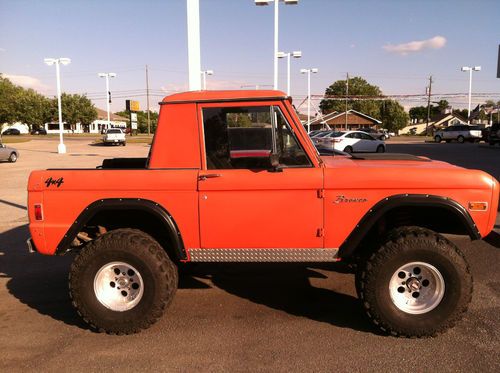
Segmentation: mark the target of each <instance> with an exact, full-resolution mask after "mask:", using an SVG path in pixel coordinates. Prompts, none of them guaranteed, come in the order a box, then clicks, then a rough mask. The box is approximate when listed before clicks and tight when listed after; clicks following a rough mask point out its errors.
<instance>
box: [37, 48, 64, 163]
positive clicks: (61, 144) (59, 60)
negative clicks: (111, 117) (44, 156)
mask: <svg viewBox="0 0 500 373" xmlns="http://www.w3.org/2000/svg"><path fill="white" fill-rule="evenodd" d="M43 62H45V63H46V64H47V65H49V66H52V65H54V64H55V65H56V80H57V108H58V111H59V145H58V146H57V152H58V153H59V154H64V153H66V146H65V145H64V142H63V122H62V108H61V77H60V72H59V65H60V64H63V65H68V64H69V63H71V60H70V59H69V58H64V57H62V58H45V59H44V60H43Z"/></svg>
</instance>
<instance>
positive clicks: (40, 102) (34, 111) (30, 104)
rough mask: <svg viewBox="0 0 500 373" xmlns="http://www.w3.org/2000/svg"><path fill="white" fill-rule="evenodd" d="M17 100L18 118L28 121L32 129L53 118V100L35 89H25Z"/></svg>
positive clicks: (20, 120) (24, 121)
mask: <svg viewBox="0 0 500 373" xmlns="http://www.w3.org/2000/svg"><path fill="white" fill-rule="evenodd" d="M16 100H17V101H16V104H15V106H17V115H16V116H17V120H18V121H19V122H22V123H26V124H27V125H28V126H29V127H30V130H32V129H33V127H40V126H42V125H43V124H44V123H46V122H48V121H50V120H51V119H52V110H51V100H50V99H48V98H47V97H45V96H43V95H41V94H39V93H37V92H35V91H34V90H33V89H27V90H25V89H23V90H22V91H21V92H20V94H19V95H18V96H17V99H16Z"/></svg>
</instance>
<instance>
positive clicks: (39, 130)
mask: <svg viewBox="0 0 500 373" xmlns="http://www.w3.org/2000/svg"><path fill="white" fill-rule="evenodd" d="M31 134H32V135H46V134H47V130H45V128H36V129H33V131H31Z"/></svg>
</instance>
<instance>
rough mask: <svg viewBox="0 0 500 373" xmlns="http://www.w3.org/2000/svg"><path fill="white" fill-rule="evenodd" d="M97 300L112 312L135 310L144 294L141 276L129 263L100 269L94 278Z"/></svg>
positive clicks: (112, 264)
mask: <svg viewBox="0 0 500 373" xmlns="http://www.w3.org/2000/svg"><path fill="white" fill-rule="evenodd" d="M94 293H95V296H96V297H97V300H98V301H99V302H100V303H101V304H102V305H103V306H105V307H106V308H109V309H110V310H112V311H118V312H123V311H128V310H130V309H132V308H134V307H135V306H136V305H137V304H138V303H139V302H140V300H141V298H142V295H143V294H144V282H143V280H142V277H141V274H140V273H139V272H138V271H137V269H135V268H134V267H132V266H131V265H130V264H128V263H124V262H111V263H108V264H106V265H104V266H103V267H101V269H99V270H98V271H97V273H96V275H95V277H94Z"/></svg>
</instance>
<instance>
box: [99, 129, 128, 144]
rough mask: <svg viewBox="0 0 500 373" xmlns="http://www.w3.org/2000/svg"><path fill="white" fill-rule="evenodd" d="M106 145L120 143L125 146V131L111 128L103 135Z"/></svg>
mask: <svg viewBox="0 0 500 373" xmlns="http://www.w3.org/2000/svg"><path fill="white" fill-rule="evenodd" d="M102 142H103V143H104V145H108V144H118V145H123V146H125V143H126V141H125V133H124V132H123V131H122V130H121V129H119V128H110V129H109V130H107V131H106V133H105V134H104V136H103V137H102Z"/></svg>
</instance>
